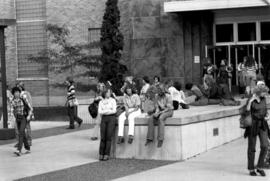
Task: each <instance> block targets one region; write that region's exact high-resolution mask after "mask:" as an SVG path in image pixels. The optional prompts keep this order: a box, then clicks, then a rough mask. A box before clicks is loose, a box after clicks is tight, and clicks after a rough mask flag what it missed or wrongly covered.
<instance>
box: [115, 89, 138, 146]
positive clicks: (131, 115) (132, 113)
mask: <svg viewBox="0 0 270 181" xmlns="http://www.w3.org/2000/svg"><path fill="white" fill-rule="evenodd" d="M123 101H124V107H125V111H124V112H123V113H121V114H120V116H119V119H118V142H117V143H118V144H121V143H124V142H125V139H124V127H125V121H126V119H127V120H128V126H129V129H128V135H129V138H128V143H129V144H131V143H132V142H133V139H134V129H135V128H134V126H135V122H134V121H135V118H136V117H138V116H139V115H141V109H140V107H141V100H140V97H139V95H138V94H137V93H135V92H134V90H133V89H132V87H129V86H128V87H126V89H125V95H124V100H123Z"/></svg>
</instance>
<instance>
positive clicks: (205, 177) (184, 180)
mask: <svg viewBox="0 0 270 181" xmlns="http://www.w3.org/2000/svg"><path fill="white" fill-rule="evenodd" d="M257 150H259V148H257ZM246 152H247V140H244V139H243V138H242V139H240V140H237V141H234V142H231V143H229V144H227V145H224V146H221V147H219V148H216V149H213V150H211V151H208V152H206V153H203V154H201V155H198V156H197V157H194V158H191V159H190V160H187V161H184V162H177V163H175V164H171V165H168V166H164V167H159V168H156V169H153V170H149V171H146V172H142V173H138V174H135V175H131V176H127V177H123V178H120V179H116V181H138V180H139V181H150V180H151V181H211V180H213V181H260V180H262V181H270V170H266V174H267V176H266V177H261V176H257V177H251V176H249V175H248V171H247V169H246V167H247V158H246V157H247V156H246ZM258 152H259V151H257V155H258ZM256 159H257V158H256Z"/></svg>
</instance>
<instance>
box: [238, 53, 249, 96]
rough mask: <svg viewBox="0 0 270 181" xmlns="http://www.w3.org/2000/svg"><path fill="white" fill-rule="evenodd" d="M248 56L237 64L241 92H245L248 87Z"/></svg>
mask: <svg viewBox="0 0 270 181" xmlns="http://www.w3.org/2000/svg"><path fill="white" fill-rule="evenodd" d="M246 62H247V57H244V59H243V62H241V63H239V65H238V66H237V71H238V80H239V93H240V94H245V89H246V67H245V64H246Z"/></svg>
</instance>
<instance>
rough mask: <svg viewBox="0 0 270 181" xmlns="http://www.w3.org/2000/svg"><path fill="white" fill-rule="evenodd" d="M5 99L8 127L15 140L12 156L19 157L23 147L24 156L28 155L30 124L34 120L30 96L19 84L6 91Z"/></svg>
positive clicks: (30, 136) (30, 138) (30, 137)
mask: <svg viewBox="0 0 270 181" xmlns="http://www.w3.org/2000/svg"><path fill="white" fill-rule="evenodd" d="M7 98H8V99H7V110H8V121H9V127H14V128H15V133H16V140H17V143H16V144H15V146H14V147H15V148H16V151H15V152H14V154H16V155H17V156H21V155H22V154H23V153H22V148H23V147H24V148H25V150H26V152H25V154H29V153H30V152H31V146H32V135H31V125H30V122H31V121H32V120H33V119H34V113H33V106H32V98H31V95H30V93H29V92H28V91H26V90H25V86H24V83H23V82H19V83H17V84H16V86H14V87H13V88H12V90H11V91H10V90H9V89H7Z"/></svg>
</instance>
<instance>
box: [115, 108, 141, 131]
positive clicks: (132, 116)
mask: <svg viewBox="0 0 270 181" xmlns="http://www.w3.org/2000/svg"><path fill="white" fill-rule="evenodd" d="M132 110H133V109H130V110H129V112H130V111H132ZM141 114H142V112H141V110H140V109H138V110H137V111H135V112H133V113H131V114H130V115H129V116H128V118H127V117H126V112H123V113H122V114H120V116H119V120H118V136H124V127H125V121H126V119H128V135H131V136H134V129H135V128H134V126H135V118H136V117H138V116H139V115H141Z"/></svg>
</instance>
